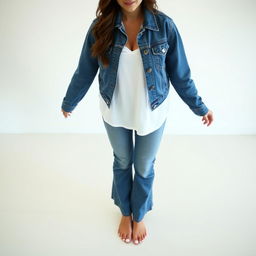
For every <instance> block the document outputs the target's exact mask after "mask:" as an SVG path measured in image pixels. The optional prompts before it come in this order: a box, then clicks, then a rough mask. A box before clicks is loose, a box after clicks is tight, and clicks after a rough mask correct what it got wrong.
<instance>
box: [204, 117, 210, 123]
mask: <svg viewBox="0 0 256 256" xmlns="http://www.w3.org/2000/svg"><path fill="white" fill-rule="evenodd" d="M208 122H209V120H208V117H207V116H205V122H204V124H207V123H208Z"/></svg>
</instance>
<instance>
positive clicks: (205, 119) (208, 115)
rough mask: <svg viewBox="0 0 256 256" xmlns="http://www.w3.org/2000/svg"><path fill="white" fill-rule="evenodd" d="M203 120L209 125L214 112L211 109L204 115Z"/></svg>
mask: <svg viewBox="0 0 256 256" xmlns="http://www.w3.org/2000/svg"><path fill="white" fill-rule="evenodd" d="M202 121H203V122H204V123H203V124H207V126H209V125H210V124H211V123H212V122H213V113H212V111H211V110H209V111H208V112H207V114H206V115H204V116H203V118H202Z"/></svg>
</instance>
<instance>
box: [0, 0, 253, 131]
mask: <svg viewBox="0 0 256 256" xmlns="http://www.w3.org/2000/svg"><path fill="white" fill-rule="evenodd" d="M97 3H98V1H89V0H83V1H82V0H80V1H79V0H77V1H76V2H74V1H58V0H51V1H49V0H48V1H47V0H44V1H42V0H37V1H36V0H33V1H32V0H26V1H17V0H13V1H5V2H4V1H2V2H1V3H0V12H1V13H0V21H1V22H0V33H1V40H0V46H1V47H0V51H1V58H0V66H1V69H0V70H1V71H0V72H1V73H0V89H1V93H0V110H1V121H0V132H1V133H76V132H80V133H94V132H95V133H98V132H99V133H101V132H105V130H104V126H103V124H102V120H101V116H100V112H99V106H98V80H97V75H98V74H97V75H96V77H95V80H94V83H93V84H92V86H91V88H90V89H89V91H88V93H87V94H86V95H85V97H84V98H83V100H82V101H81V102H80V103H79V105H78V106H77V107H76V109H75V110H74V112H73V114H72V116H71V117H69V118H67V119H65V118H64V116H63V115H62V113H61V110H60V106H61V102H62V99H63V97H64V94H65V92H66V89H67V86H68V84H69V82H70V79H71V76H72V75H73V72H74V70H75V68H76V66H77V63H78V58H79V55H80V51H81V47H82V43H83V40H84V37H85V34H86V31H87V29H88V27H89V24H90V22H91V20H92V19H93V18H94V17H95V11H96V7H97ZM158 6H159V9H160V10H162V11H163V12H165V13H166V14H168V15H169V16H170V17H172V18H173V20H174V21H175V23H176V25H177V26H178V29H179V31H180V33H181V36H182V38H183V42H184V46H185V50H186V53H187V57H188V61H189V64H190V68H191V72H192V78H193V80H194V81H195V84H196V86H197V89H198V91H199V95H200V96H201V97H202V99H203V101H204V102H205V104H206V105H207V106H208V107H209V108H210V109H211V110H212V111H213V112H214V117H215V120H214V123H213V124H212V125H211V126H209V127H206V126H205V125H203V123H202V121H201V117H199V116H196V115H195V114H194V113H193V112H192V111H191V110H190V109H189V108H188V106H187V105H185V103H184V102H183V101H182V100H181V99H180V98H179V96H178V95H177V93H176V92H175V91H174V89H173V88H172V86H171V91H170V93H171V94H172V100H171V109H170V114H169V116H168V122H167V125H166V128H165V133H166V134H254V133H255V131H256V115H255V110H256V109H255V101H254V98H255V96H256V95H255V92H256V90H255V76H254V74H253V71H254V70H253V69H254V68H255V59H256V50H255V45H256V28H255V25H256V15H255V14H256V13H255V11H256V3H255V1H252V0H251V1H250V0H243V1H242V0H233V1H231V0H227V1H220V0H216V1H209V0H208V1H207V0H195V1H184V0H179V1H178V0H172V1H167V0H161V1H160V0H159V1H158Z"/></svg>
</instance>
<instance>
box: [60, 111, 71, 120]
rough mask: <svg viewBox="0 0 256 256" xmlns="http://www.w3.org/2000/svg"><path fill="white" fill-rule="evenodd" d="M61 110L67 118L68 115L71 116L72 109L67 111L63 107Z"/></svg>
mask: <svg viewBox="0 0 256 256" xmlns="http://www.w3.org/2000/svg"><path fill="white" fill-rule="evenodd" d="M61 111H62V113H63V115H64V117H65V118H67V117H68V116H70V115H71V113H72V111H71V112H66V111H64V110H63V109H61Z"/></svg>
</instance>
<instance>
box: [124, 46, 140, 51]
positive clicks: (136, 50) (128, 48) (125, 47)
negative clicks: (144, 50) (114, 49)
mask: <svg viewBox="0 0 256 256" xmlns="http://www.w3.org/2000/svg"><path fill="white" fill-rule="evenodd" d="M124 47H125V48H126V49H127V50H128V51H129V52H136V51H137V50H139V49H140V48H139V47H138V48H137V49H135V50H133V51H132V50H131V49H129V48H128V47H127V46H126V45H125V46H124Z"/></svg>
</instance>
